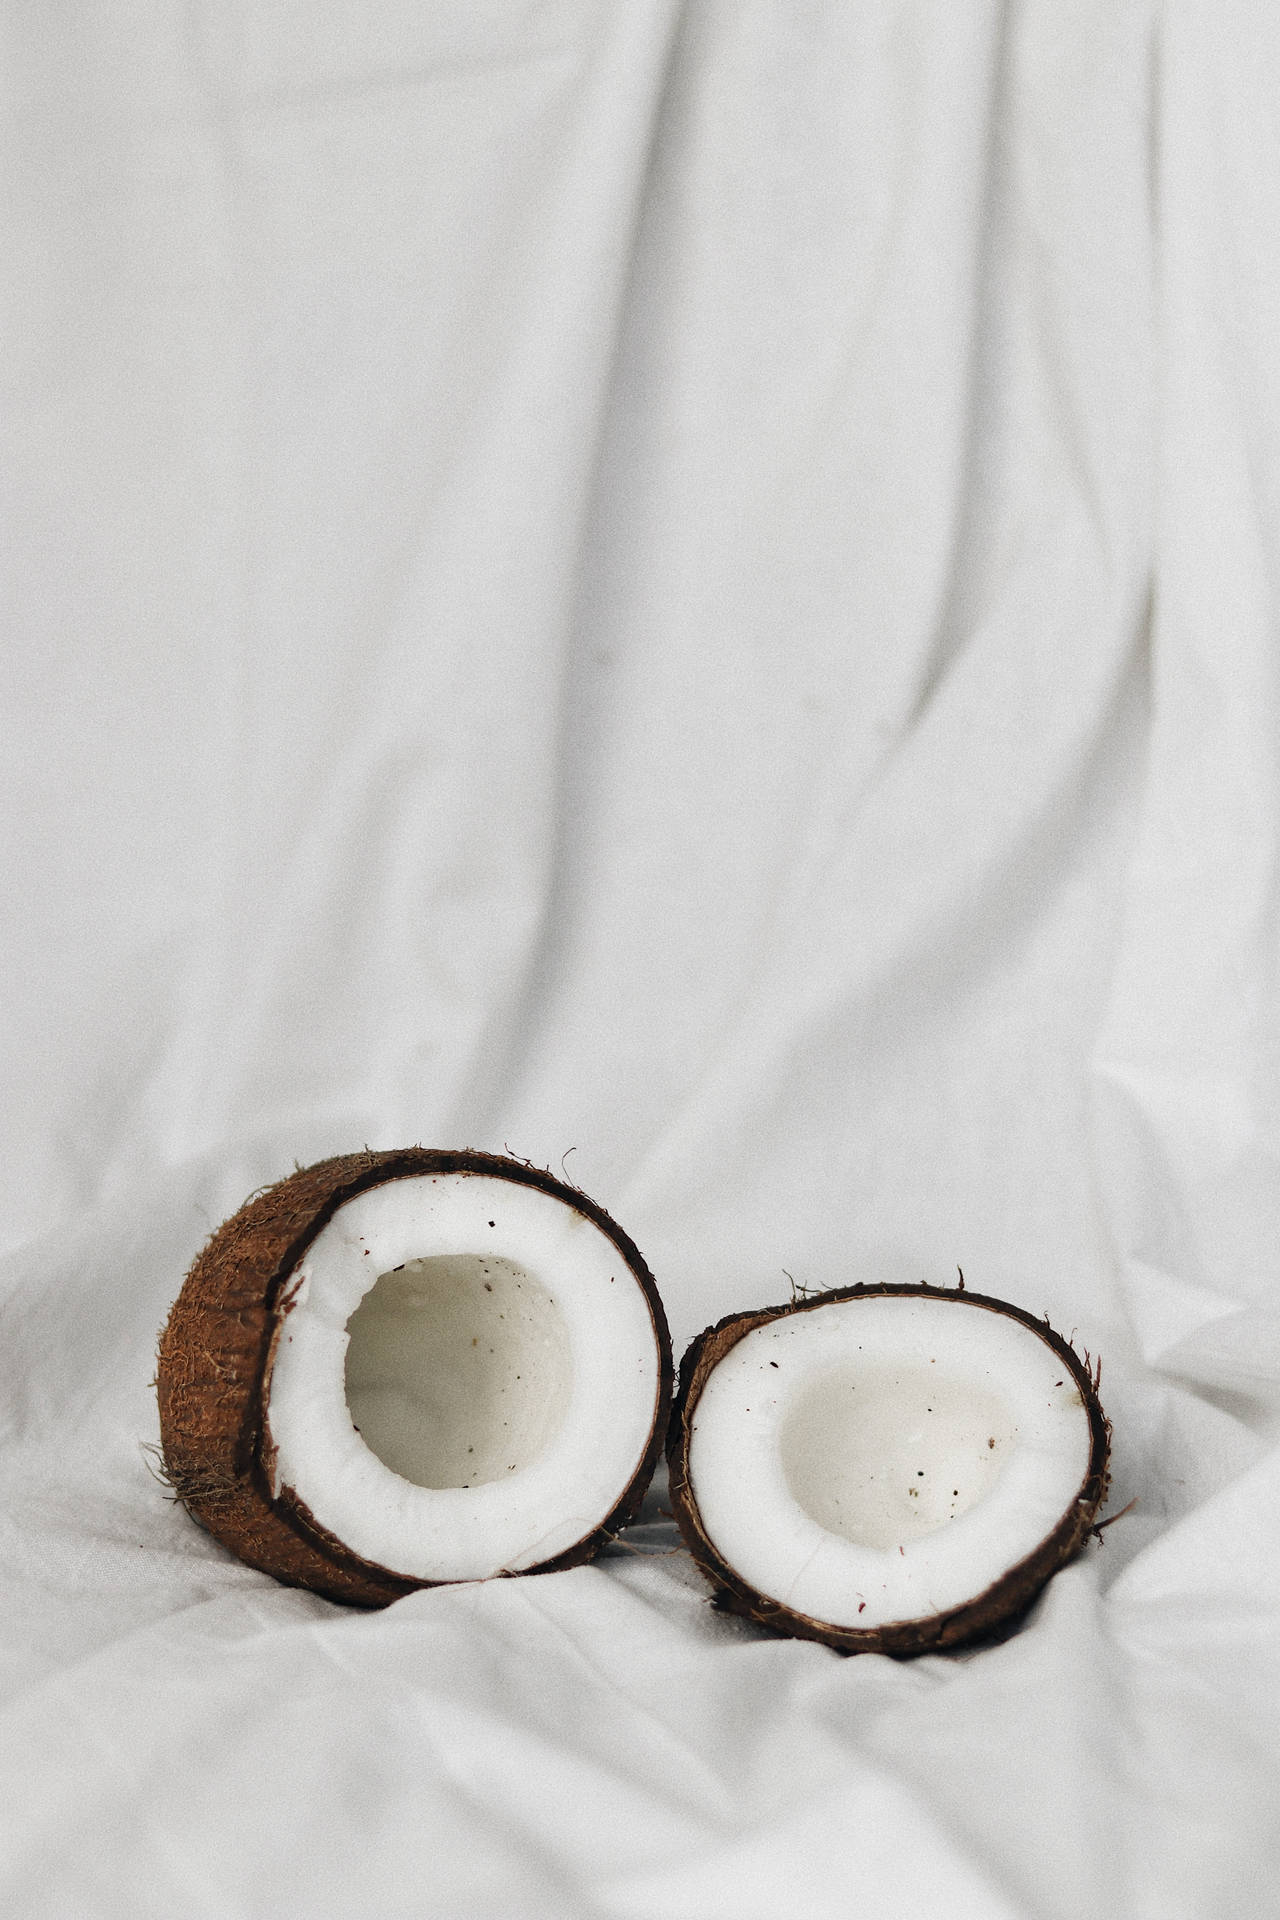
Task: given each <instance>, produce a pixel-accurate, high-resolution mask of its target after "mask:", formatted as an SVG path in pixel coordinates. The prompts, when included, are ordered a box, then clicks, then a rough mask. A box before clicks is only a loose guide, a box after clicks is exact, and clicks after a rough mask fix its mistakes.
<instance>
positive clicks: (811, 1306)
mask: <svg viewBox="0 0 1280 1920" xmlns="http://www.w3.org/2000/svg"><path fill="white" fill-rule="evenodd" d="M888 1294H897V1295H907V1296H912V1297H921V1296H923V1297H925V1298H928V1299H931V1300H946V1301H948V1302H953V1303H955V1304H957V1305H960V1306H968V1307H975V1308H979V1309H983V1308H985V1309H986V1310H987V1311H988V1312H991V1313H1001V1314H1005V1315H1006V1316H1007V1317H1008V1318H1010V1319H1012V1320H1018V1321H1020V1322H1021V1323H1022V1324H1023V1326H1025V1327H1028V1328H1029V1329H1030V1330H1031V1331H1032V1332H1033V1333H1035V1334H1037V1335H1038V1336H1039V1337H1040V1339H1042V1340H1043V1341H1044V1342H1045V1343H1046V1345H1048V1346H1050V1347H1052V1349H1053V1351H1054V1353H1055V1354H1057V1356H1058V1357H1059V1359H1060V1360H1061V1361H1062V1362H1063V1364H1064V1365H1065V1366H1066V1367H1068V1368H1069V1369H1070V1371H1071V1375H1072V1378H1073V1379H1074V1381H1075V1383H1076V1386H1077V1387H1078V1388H1079V1390H1080V1397H1081V1399H1082V1400H1083V1402H1084V1405H1085V1410H1086V1412H1087V1413H1088V1416H1089V1432H1090V1448H1089V1465H1088V1470H1087V1472H1086V1474H1085V1477H1084V1479H1083V1480H1082V1481H1081V1484H1080V1490H1079V1493H1078V1494H1077V1495H1076V1497H1075V1499H1074V1500H1073V1501H1072V1502H1071V1504H1070V1506H1069V1507H1068V1508H1067V1510H1066V1512H1065V1513H1064V1514H1063V1516H1062V1519H1061V1520H1060V1521H1059V1522H1058V1524H1057V1526H1056V1527H1055V1528H1054V1529H1053V1531H1052V1532H1051V1533H1049V1534H1047V1535H1046V1537H1045V1538H1044V1539H1043V1540H1042V1541H1041V1543H1040V1545H1039V1546H1038V1547H1037V1548H1036V1549H1035V1551H1034V1552H1032V1553H1030V1554H1029V1555H1028V1556H1027V1557H1026V1559H1025V1560H1020V1561H1018V1562H1017V1563H1016V1565H1014V1566H1012V1567H1010V1568H1009V1570H1008V1572H1007V1573H1004V1574H1002V1575H1001V1577H1000V1579H999V1580H997V1581H995V1582H994V1583H993V1584H992V1585H991V1586H990V1587H988V1588H987V1589H986V1590H985V1591H984V1592H983V1593H980V1594H977V1595H975V1597H974V1598H973V1599H972V1600H968V1601H966V1602H964V1604H963V1605H961V1606H959V1607H955V1608H953V1609H951V1610H950V1611H949V1612H946V1613H940V1614H931V1615H928V1616H925V1617H923V1618H921V1619H915V1620H891V1621H888V1622H886V1623H885V1624H884V1625H883V1626H880V1627H866V1628H855V1627H841V1626H836V1625H834V1624H833V1623H832V1622H830V1621H826V1620H814V1619H811V1618H810V1617H809V1615H808V1614H804V1613H797V1612H796V1611H795V1610H794V1609H793V1608H791V1607H788V1606H784V1605H783V1604H782V1603H781V1602H780V1601H777V1600H771V1599H770V1598H769V1597H768V1595H767V1594H763V1593H759V1592H757V1591H756V1589H755V1588H754V1587H752V1586H750V1585H749V1584H748V1583H747V1582H746V1581H745V1580H743V1579H742V1577H741V1576H740V1575H739V1574H737V1573H735V1571H734V1569H733V1568H732V1567H731V1566H730V1565H729V1564H728V1562H727V1561H725V1560H724V1559H723V1558H722V1557H721V1555H720V1554H719V1552H718V1551H717V1549H716V1548H715V1547H714V1546H713V1544H712V1542H711V1540H710V1539H709V1538H708V1536H707V1534H706V1532H705V1530H704V1528H703V1525H702V1516H701V1514H700V1513H699V1511H698V1503H697V1500H696V1498H695V1497H694V1493H693V1489H692V1486H691V1485H690V1482H689V1470H688V1469H689V1442H690V1439H691V1436H692V1432H693V1416H694V1412H695V1410H696V1408H697V1404H698V1400H699V1397H700V1396H701V1393H702V1389H703V1387H704V1385H705V1384H706V1381H707V1379H708V1377H709V1375H710V1374H711V1373H712V1371H713V1370H714V1369H715V1368H716V1367H717V1366H719V1364H720V1362H721V1361H722V1360H723V1359H724V1357H725V1355H726V1354H727V1353H728V1352H729V1351H730V1349H731V1348H732V1347H734V1346H736V1345H737V1343H738V1341H739V1340H741V1339H743V1338H745V1336H746V1335H747V1334H748V1333H751V1332H752V1331H753V1330H754V1329H755V1328H756V1327H760V1326H764V1325H765V1324H766V1323H767V1322H769V1321H772V1320H781V1319H785V1318H787V1317H788V1316H789V1315H791V1314H793V1313H811V1312H813V1311H814V1310H815V1309H816V1308H818V1307H823V1306H830V1305H831V1304H832V1303H833V1302H836V1301H842V1300H865V1299H871V1298H874V1297H876V1296H884V1295H888ZM1110 1450H1111V1423H1110V1421H1109V1420H1108V1419H1107V1417H1106V1414H1105V1413H1104V1412H1103V1410H1102V1403H1101V1401H1100V1400H1099V1398H1098V1393H1097V1388H1096V1385H1095V1382H1094V1379H1093V1378H1092V1377H1091V1375H1090V1373H1089V1370H1088V1368H1087V1367H1086V1366H1085V1364H1084V1362H1083V1361H1082V1360H1081V1359H1080V1358H1079V1356H1078V1355H1077V1354H1076V1352H1075V1350H1074V1348H1072V1346H1071V1345H1070V1344H1069V1342H1068V1341H1066V1340H1064V1339H1063V1338H1062V1336H1061V1334H1058V1333H1055V1332H1054V1331H1053V1329H1052V1327H1050V1326H1049V1325H1048V1323H1047V1322H1046V1321H1044V1320H1037V1319H1036V1318H1035V1316H1034V1315H1033V1314H1030V1313H1027V1312H1025V1311H1024V1310H1023V1308H1021V1307H1016V1306H1013V1305H1011V1304H1010V1302H1008V1301H1007V1300H995V1299H993V1298H992V1297H991V1296H990V1295H989V1294H981V1293H969V1292H966V1291H961V1290H957V1289H954V1288H950V1287H934V1286H929V1285H927V1284H921V1285H919V1286H908V1285H899V1284H884V1285H870V1286H854V1287H842V1288H839V1289H837V1290H834V1291H832V1292H830V1293H821V1294H816V1295H812V1296H810V1297H808V1298H805V1299H797V1300H792V1301H788V1302H787V1303H786V1304H785V1305H783V1306H777V1307H761V1308H759V1309H757V1310H755V1311H753V1312H748V1313H736V1314H729V1315H727V1316H726V1318H725V1319H723V1320H720V1321H718V1322H717V1323H716V1325H715V1326H713V1327H708V1328H707V1329H706V1331H705V1332H704V1333H701V1334H699V1335H698V1336H697V1338H696V1339H695V1340H693V1341H692V1342H691V1344H690V1345H689V1347H688V1348H687V1350H686V1352H685V1355H684V1358H683V1360H682V1361H681V1363H680V1381H679V1386H678V1389H677V1392H676V1397H675V1403H674V1405H673V1407H672V1410H671V1423H670V1427H669V1429H668V1434H667V1463H668V1470H669V1473H670V1489H671V1505H672V1510H673V1512H674V1514H675V1518H676V1522H677V1524H678V1526H679V1528H680V1532H681V1534H682V1535H683V1537H684V1541H685V1544H686V1545H687V1547H688V1548H689V1551H690V1553H691V1554H692V1555H693V1557H694V1559H695V1561H696V1562H697V1563H698V1565H699V1567H700V1568H701V1569H702V1572H703V1573H704V1574H705V1576H706V1577H707V1579H708V1580H709V1581H710V1582H711V1584H712V1586H713V1587H714V1589H715V1596H714V1597H715V1601H716V1604H717V1605H719V1606H720V1607H722V1608H724V1609H725V1610H726V1611H729V1612H732V1613H738V1614H742V1615H744V1616H745V1617H746V1618H747V1619H749V1620H753V1621H755V1622H756V1624H757V1625H759V1626H764V1627H768V1628H771V1629H772V1630H773V1631H774V1632H777V1633H782V1634H787V1635H789V1636H790V1637H792V1638H794V1639H802V1640H820V1641H822V1642H823V1644H824V1645H826V1646H829V1647H835V1648H837V1649H839V1651H841V1652H843V1653H889V1654H894V1655H897V1656H901V1657H905V1656H909V1655H915V1654H921V1653H940V1652H942V1651H944V1650H945V1649H947V1648H950V1647H958V1646H960V1645H962V1644H963V1643H965V1642H970V1641H975V1640H981V1639H988V1638H991V1639H994V1638H998V1637H999V1635H1000V1633H1001V1632H1002V1631H1004V1630H1007V1629H1008V1628H1010V1627H1012V1626H1013V1625H1014V1624H1016V1622H1017V1621H1018V1620H1019V1619H1020V1617H1021V1616H1022V1615H1023V1614H1024V1613H1025V1612H1026V1611H1027V1609H1028V1608H1029V1607H1030V1606H1031V1604H1032V1602H1033V1601H1034V1599H1035V1598H1036V1596H1037V1594H1038V1593H1039V1592H1040V1591H1041V1589H1042V1588H1043V1587H1044V1585H1045V1584H1046V1582H1047V1581H1048V1580H1049V1579H1051V1577H1052V1576H1053V1575H1054V1574H1055V1573H1056V1572H1057V1571H1058V1569H1059V1567H1062V1566H1065V1564H1066V1562H1067V1561H1068V1560H1070V1559H1071V1558H1072V1556H1073V1555H1074V1554H1076V1553H1078V1552H1079V1550H1080V1548H1081V1547H1082V1546H1083V1544H1084V1542H1085V1540H1086V1538H1087V1537H1088V1534H1089V1531H1090V1529H1091V1528H1092V1526H1093V1524H1094V1517H1095V1515H1096V1514H1097V1511H1098V1508H1099V1507H1100V1506H1101V1505H1102V1502H1103V1501H1104V1500H1105V1499H1106V1496H1107V1486H1108V1483H1109V1473H1108V1464H1107V1463H1108V1459H1109V1455H1110Z"/></svg>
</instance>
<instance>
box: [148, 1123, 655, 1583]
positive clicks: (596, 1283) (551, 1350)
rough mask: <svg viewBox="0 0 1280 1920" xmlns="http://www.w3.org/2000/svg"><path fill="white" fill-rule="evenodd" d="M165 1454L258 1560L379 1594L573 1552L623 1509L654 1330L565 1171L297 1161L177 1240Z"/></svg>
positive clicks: (478, 1157) (649, 1466) (456, 1158)
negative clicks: (211, 1228)
mask: <svg viewBox="0 0 1280 1920" xmlns="http://www.w3.org/2000/svg"><path fill="white" fill-rule="evenodd" d="M157 1389H158V1395H159V1402H160V1437H161V1456H162V1467H163V1472H164V1475H165V1477H166V1479H167V1480H168V1482H169V1484H170V1485H171V1486H172V1488H173V1489H174V1491H175V1493H176V1494H177V1495H178V1497H179V1498H180V1499H181V1500H182V1501H183V1503H184V1504H185V1505H186V1507H187V1509H188V1511H189V1512H190V1513H191V1514H192V1515H193V1516H194V1517H195V1518H196V1519H197V1520H198V1521H200V1522H201V1524H202V1525H203V1526H205V1527H206V1528H207V1529H208V1530H209V1532H210V1533H212V1534H213V1535H214V1536H215V1538H216V1539H218V1540H220V1541H221V1542H222V1543H223V1544H224V1545H225V1546H227V1547H229V1548H230V1549H231V1550H232V1551H233V1552H234V1553H236V1554H238V1555H239V1556H240V1558H241V1559H243V1560H246V1561H248V1562H249V1564H250V1565H251V1566H254V1567H258V1568H261V1569H262V1570H263V1571H264V1572H266V1573H270V1574H272V1575H274V1576H275V1578H276V1579H278V1580H281V1581H284V1582H285V1583H287V1584H289V1585H293V1586H303V1587H310V1588H313V1589H315V1591H317V1592H319V1593H322V1594H327V1595H328V1596H329V1597H330V1598H332V1599H337V1600H346V1601H353V1602H356V1603H358V1604H362V1605H365V1606H382V1605H385V1604H386V1603H387V1602H388V1601H391V1600H394V1599H396V1598H397V1597H398V1596H399V1595H401V1594H404V1593H407V1592H409V1591H411V1590H412V1589H413V1588H415V1587H421V1586H432V1585H435V1584H438V1583H440V1582H445V1581H457V1580H482V1579H488V1578H491V1577H493V1576H495V1575H501V1574H513V1573H539V1572H547V1571H550V1570H552V1569H554V1568H561V1567H570V1566H575V1565H578V1564H579V1563H581V1562H583V1561H585V1560H587V1559H589V1558H590V1557H591V1555H592V1554H593V1553H595V1552H596V1551H597V1550H598V1548H599V1547H600V1546H601V1545H602V1543H603V1542H604V1541H605V1540H607V1539H608V1538H609V1537H610V1536H611V1535H612V1533H613V1532H614V1531H615V1530H616V1529H617V1528H619V1527H621V1526H623V1525H624V1524H625V1523H626V1522H627V1520H628V1519H630V1518H631V1517H632V1515H633V1514H634V1512H635V1510H636V1509H637V1508H638V1506H639V1504H640V1501H641V1499H642V1498H643V1496H644V1491H645V1488H646V1486H647V1485H648V1481H649V1478H650V1476H651V1474H652V1471H653V1467H654V1464H655V1461H656V1459H657V1456H658V1453H659V1451H660V1447H661V1441H662V1433H663V1429H664V1426H665V1424H666V1419H667V1414H668V1410H669V1406H670V1396H671V1351H670V1342H669V1338H668V1334H667V1327H666V1321H665V1318H664V1315H663V1310H662V1304H661V1302H660V1300H659V1298H658V1292H657V1288H656V1287H655V1285H654V1282H653V1278H652V1275H651V1274H650V1272H649V1270H648V1268H647V1267H646V1265H645V1263H644V1261H643V1259H642V1258H641V1256H640V1254H639V1252H638V1251H637V1250H636V1248H635V1246H634V1245H633V1243H632V1242H631V1241H630V1240H629V1239H628V1238H627V1236H626V1235H625V1234H624V1233H623V1232H622V1231H621V1229H620V1228H619V1227H618V1226H616V1225H615V1223H614V1222H613V1221H612V1220H611V1219H610V1218H609V1216H608V1214H607V1213H605V1212H604V1210H603V1209H602V1208H601V1207H599V1206H597V1205H596V1204H595V1202H594V1201H592V1200H590V1199H588V1198H587V1196H586V1195H585V1194H583V1193H580V1192H579V1191H578V1190H577V1189H576V1188H573V1187H570V1186H568V1185H566V1184H565V1183H564V1182H563V1181H560V1180H556V1179H554V1178H553V1177H552V1176H551V1175H550V1174H549V1173H545V1172H543V1171H541V1170H540V1169H539V1168H537V1167H533V1166H530V1165H527V1164H526V1163H524V1162H522V1161H517V1160H512V1159H509V1158H505V1157H501V1156H497V1155H493V1154H482V1153H471V1152H444V1151H434V1150H429V1149H426V1148H420V1147H412V1148H407V1149H405V1150H402V1151H398V1152H388V1153H371V1152H365V1153H357V1154H349V1155H346V1156H344V1157H342V1158H339V1159H333V1160H325V1161H322V1162H321V1163H319V1164H318V1165H316V1166H312V1167H306V1168H302V1169H299V1171H298V1172H296V1173H294V1174H293V1175H291V1176H290V1177H289V1178H288V1179H286V1180H282V1181H280V1182H279V1183H278V1184H277V1185H275V1186H272V1187H268V1188H267V1189H266V1190H265V1191H264V1192H261V1193H259V1194H257V1195H256V1196H254V1197H252V1198H251V1199H250V1200H248V1201H247V1202H246V1203H245V1205H244V1206H243V1207H242V1208H241V1209H240V1211H239V1212H238V1213H236V1214H235V1215H233V1217H232V1218H231V1219H230V1220H228V1221H227V1222H226V1223H225V1224H224V1225H223V1226H222V1227H220V1228H219V1229H218V1231H217V1232H216V1233H215V1234H214V1236H213V1238H212V1239H211V1240H210V1241H209V1243H208V1245H207V1246H206V1247H205V1248H204V1250H203V1252H202V1253H201V1254H200V1255H199V1257H198V1258H197V1260H196V1262H195V1264H194V1266H193V1267H192V1269H191V1272H190V1274H189V1275H188V1277H187V1280H186V1283H185V1285H184V1286H183V1288H182V1292H181V1294H180V1295H179V1297H178V1300H177V1301H176V1303H175V1305H174V1308H173V1311H172V1313H171V1314H170V1317H169V1320H168V1323H167V1325H166V1327H165V1329H164V1332H163V1334H162V1335H161V1340H160V1354H159V1365H158V1370H157Z"/></svg>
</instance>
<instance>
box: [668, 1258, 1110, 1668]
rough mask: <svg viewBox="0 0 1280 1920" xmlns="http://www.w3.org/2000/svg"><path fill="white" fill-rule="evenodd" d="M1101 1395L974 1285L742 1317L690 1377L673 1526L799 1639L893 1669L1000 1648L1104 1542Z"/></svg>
mask: <svg viewBox="0 0 1280 1920" xmlns="http://www.w3.org/2000/svg"><path fill="white" fill-rule="evenodd" d="M1100 1376H1101V1364H1100V1363H1099V1364H1098V1367H1097V1370H1096V1372H1095V1371H1093V1370H1092V1368H1091V1365H1090V1363H1089V1361H1088V1357H1087V1356H1086V1358H1085V1359H1084V1360H1081V1359H1080V1358H1079V1357H1078V1356H1077V1354H1076V1353H1075V1351H1074V1349H1073V1348H1072V1347H1071V1345H1070V1344H1069V1342H1067V1341H1066V1340H1064V1339H1062V1338H1061V1337H1060V1336H1059V1335H1058V1334H1056V1333H1054V1332H1053V1330H1052V1329H1051V1328H1050V1327H1049V1326H1048V1324H1047V1323H1046V1322H1043V1321H1039V1320H1036V1319H1035V1318H1034V1317H1033V1315H1031V1314H1029V1313H1026V1312H1024V1311H1023V1310H1022V1308H1020V1307H1016V1306H1011V1305H1010V1304H1009V1303H1008V1302H1007V1301H1003V1300H993V1299H990V1298H988V1297H986V1296H984V1295H982V1294H975V1293H968V1292H965V1291H964V1290H963V1285H962V1287H961V1288H960V1289H958V1290H950V1289H941V1288H937V1287H932V1286H897V1285H884V1286H857V1287H850V1288H846V1289H842V1290H840V1291H836V1292H831V1293H825V1294H821V1295H818V1296H816V1297H802V1298H798V1299H796V1300H793V1301H791V1302H789V1303H788V1304H787V1305H785V1306H779V1307H769V1308H765V1309H762V1310H760V1311H758V1312H751V1313H739V1314H734V1315H731V1316H730V1317H729V1318H728V1319H725V1320H722V1321H720V1322H719V1324H718V1325H716V1326H714V1327H710V1328H708V1329H707V1331H706V1332H705V1333H703V1334H701V1335H700V1336H699V1337H698V1339H696V1340H695V1341H694V1342H693V1344H692V1346H691V1347H690V1348H689V1350H688V1352H687V1353H686V1354H685V1357H684V1361H683V1363H682V1366H681V1370H680V1386H679V1392H678V1395H677V1400H676V1404H675V1407H674V1409H673V1411H672V1417H671V1427H670V1432H669V1436H668V1445H667V1455H668V1460H669V1463H670V1470H671V1496H672V1505H673V1508H674V1510H675V1514H676V1518H677V1520H678V1522H679V1525H680V1529H681V1532H682V1533H683V1535H684V1538H685V1541H686V1543H687V1544H688V1546H689V1548H690V1551H691V1552H692V1554H693V1556H694V1558H695V1559H696V1560H697V1561H698V1563H699V1565H700V1566H701V1567H702V1569H703V1571H704V1572H705V1573H706V1575H707V1576H708V1578H709V1579H710V1580H711V1582H712V1584H713V1586H714V1587H715V1588H716V1593H717V1598H718V1600H719V1603H720V1604H721V1605H723V1606H726V1607H728V1608H730V1609H731V1610H733V1611H735V1612H738V1613H742V1614H745V1615H747V1616H748V1617H749V1618H750V1619H753V1620H755V1621H757V1622H759V1623H761V1624H763V1625H765V1626H768V1627H772V1628H775V1629H777V1630H779V1631H781V1632H784V1633H789V1634H794V1635H798V1636H801V1637H803V1638H805V1639H812V1640H821V1641H825V1642H826V1643H827V1644H828V1645H829V1646H833V1647H839V1648H842V1649H844V1650H845V1651H847V1652H850V1653H861V1652H881V1653H892V1654H915V1653H923V1652H929V1651H934V1650H937V1649H941V1648H944V1647H954V1646H958V1645H959V1644H961V1643H962V1642H964V1641H969V1640H973V1639H975V1638H977V1637H979V1636H986V1635H992V1634H995V1633H996V1632H997V1631H999V1630H1001V1629H1003V1628H1006V1627H1008V1626H1009V1625H1011V1624H1012V1623H1013V1622H1014V1621H1016V1620H1017V1618H1018V1617H1019V1616H1020V1615H1021V1614H1022V1613H1023V1612H1025V1610H1026V1609H1027V1607H1028V1606H1029V1605H1030V1604H1031V1602H1032V1600H1033V1599H1034V1598H1035V1596H1036V1594H1037V1593H1038V1592H1039V1591H1040V1589H1041V1588H1042V1587H1043V1586H1044V1584H1045V1582H1046V1581H1047V1580H1048V1579H1049V1578H1050V1576H1051V1575H1052V1574H1053V1573H1055V1572H1056V1571H1057V1569H1058V1568H1059V1567H1061V1566H1062V1565H1063V1563H1064V1562H1065V1561H1067V1560H1068V1559H1070V1557H1071V1556H1072V1554H1074V1553H1075V1552H1076V1551H1077V1550H1078V1548H1079V1547H1080V1546H1081V1544H1082V1543H1083V1541H1084V1540H1085V1538H1086V1536H1087V1535H1088V1533H1089V1531H1090V1529H1091V1528H1092V1527H1093V1526H1094V1524H1095V1516H1096V1514H1097V1510H1098V1507H1099V1505H1100V1504H1101V1502H1102V1500H1103V1498H1104V1497H1105V1493H1106V1487H1107V1458H1108V1450H1109V1444H1110V1427H1109V1425H1108V1422H1107V1419H1106V1416H1105V1415H1104V1413H1103V1411H1102V1406H1101V1403H1100V1401H1099V1399H1098V1393H1097V1387H1098V1383H1099V1380H1100Z"/></svg>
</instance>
